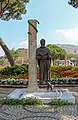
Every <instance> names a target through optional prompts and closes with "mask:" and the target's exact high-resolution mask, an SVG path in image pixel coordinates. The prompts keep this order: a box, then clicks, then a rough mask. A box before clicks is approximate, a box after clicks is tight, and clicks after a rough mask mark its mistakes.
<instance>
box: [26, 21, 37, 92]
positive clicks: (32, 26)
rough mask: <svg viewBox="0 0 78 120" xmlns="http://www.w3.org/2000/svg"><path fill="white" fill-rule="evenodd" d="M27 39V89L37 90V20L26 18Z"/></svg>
mask: <svg viewBox="0 0 78 120" xmlns="http://www.w3.org/2000/svg"><path fill="white" fill-rule="evenodd" d="M28 23H29V28H28V40H29V84H28V90H29V91H38V85H37V61H36V48H37V20H33V19H32V20H28Z"/></svg>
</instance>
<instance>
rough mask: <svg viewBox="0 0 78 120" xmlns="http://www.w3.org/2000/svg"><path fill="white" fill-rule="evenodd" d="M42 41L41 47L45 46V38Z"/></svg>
mask: <svg viewBox="0 0 78 120" xmlns="http://www.w3.org/2000/svg"><path fill="white" fill-rule="evenodd" d="M40 43H41V47H45V40H43V39H42V40H41V41H40Z"/></svg>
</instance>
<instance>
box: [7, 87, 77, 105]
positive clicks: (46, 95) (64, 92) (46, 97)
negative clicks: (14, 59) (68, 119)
mask: <svg viewBox="0 0 78 120" xmlns="http://www.w3.org/2000/svg"><path fill="white" fill-rule="evenodd" d="M8 97H9V98H14V99H27V98H30V97H33V98H34V97H36V98H38V99H40V100H41V101H42V102H43V103H49V102H50V101H51V99H54V98H57V99H64V100H68V102H71V103H75V97H74V96H73V95H72V94H71V92H70V91H69V90H68V89H61V90H60V89H58V90H57V89H55V90H52V91H49V92H48V91H45V92H31V91H27V90H26V89H16V90H14V91H13V92H12V93H10V94H9V95H8Z"/></svg>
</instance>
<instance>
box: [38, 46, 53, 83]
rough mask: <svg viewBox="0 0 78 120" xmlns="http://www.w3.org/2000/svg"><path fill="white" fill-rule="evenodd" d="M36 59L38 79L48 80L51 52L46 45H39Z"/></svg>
mask: <svg viewBox="0 0 78 120" xmlns="http://www.w3.org/2000/svg"><path fill="white" fill-rule="evenodd" d="M36 59H37V61H38V65H39V68H40V81H41V82H43V81H46V82H47V80H50V64H51V53H50V50H49V49H48V48H46V47H40V48H37V50H36Z"/></svg>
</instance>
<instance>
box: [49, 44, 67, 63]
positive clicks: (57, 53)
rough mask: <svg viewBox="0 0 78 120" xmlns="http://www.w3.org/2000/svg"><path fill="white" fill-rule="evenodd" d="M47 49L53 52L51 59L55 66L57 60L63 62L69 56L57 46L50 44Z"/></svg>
mask: <svg viewBox="0 0 78 120" xmlns="http://www.w3.org/2000/svg"><path fill="white" fill-rule="evenodd" d="M47 47H48V48H49V50H50V51H51V59H52V61H53V64H54V62H55V60H57V59H61V60H62V59H64V58H65V55H66V54H67V53H66V51H65V50H64V49H61V48H60V47H58V46H56V45H52V44H48V45H47Z"/></svg>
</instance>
